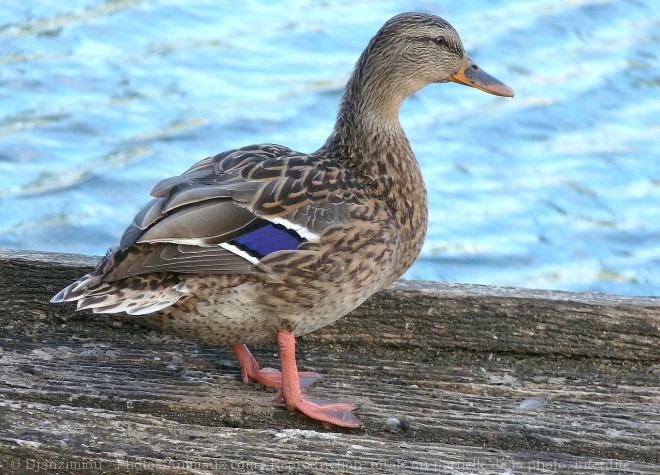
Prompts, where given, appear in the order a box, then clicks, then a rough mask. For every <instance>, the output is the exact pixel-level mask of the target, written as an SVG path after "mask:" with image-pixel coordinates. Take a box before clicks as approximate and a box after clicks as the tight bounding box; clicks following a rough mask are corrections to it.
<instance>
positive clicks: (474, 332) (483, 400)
mask: <svg viewBox="0 0 660 475" xmlns="http://www.w3.org/2000/svg"><path fill="white" fill-rule="evenodd" d="M97 260H98V258H97V257H84V256H77V255H64V254H52V253H37V252H25V251H8V250H4V251H3V250H0V473H37V472H38V470H41V471H42V472H43V473H46V472H48V471H50V472H51V473H72V474H73V473H76V474H80V473H172V474H184V473H186V474H187V473H196V474H197V473H200V474H201V473H230V472H234V473H355V472H357V471H360V472H364V473H374V474H376V473H378V474H380V473H452V474H467V473H493V474H494V473H498V474H502V473H538V474H549V473H576V474H583V473H584V474H587V473H589V474H596V473H626V474H627V473H630V474H632V473H636V474H652V473H653V474H656V473H660V441H659V439H660V437H659V435H660V404H659V403H660V385H659V384H658V380H659V376H660V350H659V347H660V345H659V343H660V298H656V297H621V296H612V295H603V294H583V293H566V292H549V291H536V290H524V289H513V288H496V287H488V286H473V285H457V284H445V283H428V282H414V281H401V282H399V283H397V284H395V285H394V286H392V287H390V288H388V289H386V290H384V291H382V292H380V293H379V294H377V295H375V296H374V297H372V298H371V299H370V300H369V301H368V302H366V303H365V304H364V305H363V306H362V307H360V308H359V309H357V310H356V311H355V312H353V313H351V314H350V315H348V316H346V317H344V318H343V319H341V320H339V322H337V323H336V324H335V325H332V326H329V327H326V328H324V329H322V330H320V331H318V332H315V333H313V334H310V335H308V336H306V337H304V338H302V339H301V343H300V348H299V359H300V366H301V368H303V369H305V370H313V371H318V372H320V373H323V374H325V376H326V378H325V379H324V380H323V381H321V382H319V383H317V384H316V385H315V386H314V387H313V388H310V389H309V392H310V394H312V395H313V396H314V397H322V398H327V399H339V400H350V401H353V402H357V404H358V411H357V412H358V414H359V415H360V417H361V418H362V419H363V421H364V424H365V426H364V428H363V429H360V430H354V431H351V430H337V429H335V428H328V427H324V426H322V425H320V424H317V423H315V422H313V421H310V420H307V419H305V418H303V417H301V416H299V415H298V414H292V413H288V412H287V411H286V410H284V409H283V408H282V407H280V406H279V405H274V404H273V403H272V402H271V401H272V391H270V390H267V389H262V388H260V387H257V386H254V385H250V386H245V385H243V384H242V383H241V382H240V378H239V373H238V370H237V366H236V363H235V362H234V359H233V355H232V353H231V351H229V350H228V349H227V348H210V347H204V346H201V345H198V344H195V343H193V342H189V341H186V340H183V339H179V338H176V337H174V336H171V335H167V334H163V333H159V332H156V331H152V330H149V329H147V328H144V327H142V326H140V325H139V318H135V317H133V318H120V317H118V316H100V315H94V316H92V314H89V313H86V312H79V313H74V312H73V307H72V306H70V305H51V304H49V303H48V299H49V298H50V297H51V296H52V295H53V294H54V293H55V292H56V291H57V290H59V289H60V288H61V287H63V286H64V285H66V284H68V283H70V282H71V281H73V280H75V279H76V278H77V277H79V276H80V275H82V274H83V273H85V272H87V271H89V270H90V269H91V268H92V267H93V266H94V264H95V263H96V261H97ZM254 353H255V355H256V356H257V357H258V359H259V360H261V361H262V363H263V364H264V366H267V365H272V366H276V365H277V359H276V357H275V355H274V347H272V346H268V345H266V346H263V347H259V348H256V350H255V351H254ZM507 470H508V472H507Z"/></svg>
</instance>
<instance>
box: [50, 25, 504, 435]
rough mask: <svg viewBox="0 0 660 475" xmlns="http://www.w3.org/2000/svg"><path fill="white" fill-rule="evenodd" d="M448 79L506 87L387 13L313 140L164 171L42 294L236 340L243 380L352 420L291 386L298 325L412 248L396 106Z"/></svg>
mask: <svg viewBox="0 0 660 475" xmlns="http://www.w3.org/2000/svg"><path fill="white" fill-rule="evenodd" d="M446 81H455V82H460V83H463V84H468V85H471V86H474V87H477V88H480V89H483V90H485V91H487V92H490V93H493V94H497V95H503V96H512V95H513V92H512V91H511V90H510V89H509V88H508V87H507V86H505V85H503V84H502V83H500V82H498V81H497V80H495V79H493V78H491V77H490V76H488V75H487V74H485V73H484V72H483V71H481V70H479V69H478V68H477V67H476V65H474V63H472V62H471V61H470V60H469V59H468V58H467V56H466V55H465V53H464V52H463V46H462V44H461V41H460V38H459V37H458V35H457V33H456V32H455V31H454V29H453V28H452V27H451V26H450V25H449V24H448V23H447V22H445V21H444V20H442V19H441V18H438V17H436V16H432V15H425V14H417V13H407V14H401V15H398V16H396V17H394V18H392V19H391V20H390V21H388V22H387V23H386V24H385V25H384V26H383V28H382V29H381V30H380V31H379V32H378V33H377V34H376V36H375V37H374V38H373V39H372V41H371V42H370V43H369V45H368V46H367V48H366V50H365V51H364V53H363V54H362V56H361V57H360V59H359V60H358V62H357V64H356V67H355V71H354V73H353V75H352V77H351V79H350V80H349V82H348V84H347V86H346V91H345V93H344V96H343V99H342V102H341V106H340V110H339V114H338V117H337V122H336V125H335V128H334V131H333V132H332V134H331V135H330V137H329V138H328V140H327V141H326V143H325V144H324V145H323V147H321V148H320V149H319V150H317V151H316V152H314V153H312V154H305V153H300V152H296V151H293V150H291V149H289V148H286V147H283V146H280V145H272V144H266V145H251V146H248V147H244V148H240V149H236V150H230V151H227V152H223V153H220V154H218V155H216V156H214V157H209V158H206V159H204V160H202V161H200V162H199V163H197V164H195V165H193V166H192V167H191V168H190V169H188V170H187V171H186V172H184V173H183V174H182V175H180V176H176V177H172V178H168V179H166V180H163V181H161V182H160V183H159V184H157V185H156V186H155V187H154V189H153V190H152V193H151V194H152V196H153V197H154V198H153V199H152V200H151V201H150V202H149V203H148V204H147V205H146V206H145V207H144V208H143V209H142V210H141V211H140V212H139V213H138V214H137V216H136V217H135V219H134V221H133V223H132V224H131V225H130V226H129V227H128V229H127V230H126V232H125V233H124V236H123V237H122V240H121V242H120V245H119V247H118V248H117V249H116V250H114V251H113V252H111V253H109V254H108V255H107V256H106V257H105V258H104V259H102V260H101V262H100V263H99V265H98V267H97V268H96V269H95V270H94V271H93V272H92V273H91V274H89V275H87V276H84V277H82V278H81V279H80V280H78V281H77V282H75V283H73V284H71V285H70V286H69V287H67V288H66V289H63V290H62V291H61V292H60V293H59V294H57V295H56V296H55V297H54V298H53V301H54V302H60V301H71V300H75V301H77V302H78V308H79V309H83V308H91V309H93V310H94V311H95V312H101V313H112V312H126V313H129V314H133V315H144V316H143V317H142V318H144V319H145V321H148V322H149V323H150V324H151V325H155V326H157V327H159V328H161V329H164V330H168V331H173V332H175V333H177V334H180V335H184V336H186V337H190V338H192V339H195V340H198V341H202V342H204V343H207V344H232V345H233V349H234V351H235V352H236V355H237V357H238V359H239V363H240V364H241V368H242V372H243V378H244V379H245V380H246V381H247V380H256V381H259V382H262V383H264V384H269V385H272V386H275V387H279V388H280V392H279V393H278V400H284V401H285V403H286V406H287V408H289V409H291V410H294V409H298V410H300V411H302V412H304V413H305V414H307V415H309V416H310V417H313V418H316V419H318V420H321V421H325V422H330V423H333V424H337V425H343V426H347V427H355V426H357V425H358V424H359V421H358V420H357V419H356V418H355V416H353V415H352V413H351V407H352V406H350V405H345V404H333V403H313V402H310V401H308V400H307V399H305V398H304V397H303V396H302V393H301V390H300V384H301V383H302V384H303V385H305V384H307V383H310V382H312V381H313V380H315V379H318V377H319V376H318V375H316V374H313V373H305V374H303V373H300V374H298V371H297V369H296V365H295V356H294V354H295V347H294V344H295V340H294V338H295V336H297V335H303V334H306V333H309V332H311V331H314V330H316V329H318V328H321V327H323V326H324V325H328V324H330V323H332V322H334V321H335V320H337V319H338V318H340V317H341V316H343V315H345V314H346V313H348V312H349V311H351V310H352V309H354V308H355V307H357V306H358V305H360V304H361V303H362V302H363V301H364V300H365V299H366V298H368V297H369V296H370V295H371V294H373V293H374V292H376V291H378V290H380V289H382V288H383V287H385V286H387V285H388V284H390V283H392V282H393V281H394V280H396V279H397V278H398V277H399V276H401V274H403V273H404V272H405V270H406V269H408V268H409V267H410V266H411V265H412V263H413V262H414V260H415V259H416V258H417V256H418V254H419V252H420V250H421V247H422V243H423V240H424V234H425V232H426V226H427V202H426V190H425V188H424V181H423V178H422V174H421V171H420V169H419V166H418V164H417V161H416V160H415V157H414V155H413V153H412V150H411V148H410V144H409V143H408V140H407V138H406V136H405V134H404V132H403V130H402V129H401V126H400V124H399V121H398V113H399V108H400V106H401V103H402V101H403V100H404V99H405V97H407V96H408V95H410V94H412V93H414V92H415V91H417V90H419V89H420V88H422V87H424V86H426V85H427V84H430V83H433V82H446ZM264 341H277V344H278V349H279V351H280V356H281V360H282V368H283V369H282V374H281V375H280V374H279V373H278V372H275V371H274V370H270V369H264V370H260V369H259V367H258V365H257V364H256V362H255V361H254V359H252V357H251V355H250V354H249V351H248V350H247V348H245V346H244V343H252V342H264Z"/></svg>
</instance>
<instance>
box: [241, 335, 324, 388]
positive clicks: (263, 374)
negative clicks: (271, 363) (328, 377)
mask: <svg viewBox="0 0 660 475" xmlns="http://www.w3.org/2000/svg"><path fill="white" fill-rule="evenodd" d="M231 349H232V350H233V352H234V354H235V355H236V359H237V360H238V364H239V365H240V366H241V375H242V376H243V382H244V383H249V382H250V381H255V382H257V383H260V384H263V385H265V386H270V387H271V388H278V389H279V388H280V387H281V386H282V373H280V372H279V371H278V370H276V369H275V368H261V369H260V368H259V363H257V360H255V359H254V356H252V353H250V350H248V348H247V346H245V345H244V344H243V343H237V344H235V345H232V347H231ZM298 376H299V378H300V385H301V386H302V387H303V388H306V387H309V386H311V385H312V384H314V383H315V382H316V381H318V380H319V379H321V378H322V377H323V376H322V375H320V374H318V373H312V372H303V373H298Z"/></svg>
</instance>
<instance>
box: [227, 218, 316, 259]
mask: <svg viewBox="0 0 660 475" xmlns="http://www.w3.org/2000/svg"><path fill="white" fill-rule="evenodd" d="M304 241H306V239H304V238H302V237H300V236H299V235H298V234H296V233H295V232H294V231H291V230H290V229H287V228H285V227H284V226H280V225H277V224H272V223H268V224H265V225H264V226H262V227H260V228H257V229H255V230H253V231H250V232H248V233H245V234H243V235H242V236H239V237H237V238H236V239H233V240H231V241H229V243H230V244H233V245H235V246H237V247H239V248H240V249H242V250H244V251H247V252H249V253H250V254H252V255H254V256H255V257H259V258H262V257H264V256H266V255H268V254H270V253H272V252H277V251H286V250H295V249H298V246H299V245H300V243H301V242H304Z"/></svg>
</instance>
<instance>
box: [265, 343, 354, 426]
mask: <svg viewBox="0 0 660 475" xmlns="http://www.w3.org/2000/svg"><path fill="white" fill-rule="evenodd" d="M277 349H278V351H279V354H280V361H281V363H282V375H281V380H282V384H281V387H280V392H279V393H278V396H277V397H276V400H277V399H280V400H283V401H284V404H285V405H286V408H287V409H288V410H290V411H296V410H297V411H300V412H302V413H303V414H305V415H306V416H308V417H311V418H312V419H316V420H318V421H322V422H327V423H329V424H334V425H336V426H340V427H352V428H356V427H360V426H361V425H362V424H361V422H360V419H358V418H357V417H355V416H354V415H353V413H352V412H351V411H352V410H353V409H354V408H355V406H353V405H352V404H346V403H335V402H329V401H322V400H318V399H308V398H305V397H303V394H302V389H301V379H302V378H300V376H299V375H300V374H303V373H298V365H297V364H296V338H295V336H294V335H293V333H291V332H287V331H279V332H278V333H277ZM262 371H263V370H262Z"/></svg>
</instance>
